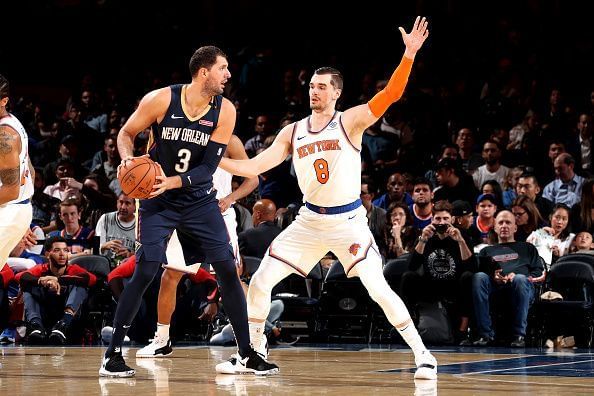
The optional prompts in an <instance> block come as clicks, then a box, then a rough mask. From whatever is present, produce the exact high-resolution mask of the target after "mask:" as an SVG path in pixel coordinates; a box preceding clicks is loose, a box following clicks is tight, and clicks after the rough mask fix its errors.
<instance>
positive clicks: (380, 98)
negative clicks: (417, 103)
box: [367, 56, 413, 118]
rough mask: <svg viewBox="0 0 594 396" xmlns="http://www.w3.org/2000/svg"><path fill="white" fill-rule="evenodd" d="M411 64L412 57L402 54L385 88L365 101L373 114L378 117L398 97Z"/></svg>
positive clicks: (408, 74)
mask: <svg viewBox="0 0 594 396" xmlns="http://www.w3.org/2000/svg"><path fill="white" fill-rule="evenodd" d="M412 64H413V60H412V59H410V58H407V57H405V56H403V57H402V60H401V61H400V64H399V65H398V67H397V68H396V70H394V73H393V74H392V77H390V81H388V85H387V86H386V88H384V89H382V90H381V91H379V92H378V93H377V94H375V96H374V97H373V98H371V100H370V101H369V102H367V104H368V106H369V109H370V110H371V112H372V113H373V115H374V116H376V117H377V118H380V117H381V116H382V114H384V113H385V112H386V110H388V107H390V105H391V104H392V103H394V102H396V101H397V100H398V99H400V97H401V96H402V93H403V92H404V88H405V87H406V83H407V82H408V76H410V71H411V69H412Z"/></svg>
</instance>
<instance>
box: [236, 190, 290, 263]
mask: <svg viewBox="0 0 594 396" xmlns="http://www.w3.org/2000/svg"><path fill="white" fill-rule="evenodd" d="M275 215H276V205H275V204H274V202H272V201H271V200H269V199H261V200H259V201H256V203H255V204H254V207H253V213H252V220H253V226H254V227H253V228H250V229H249V230H246V231H243V232H241V233H240V234H239V235H238V240H239V253H240V254H241V255H242V256H253V257H259V258H262V257H264V254H265V253H266V250H267V249H268V247H269V246H270V243H271V242H272V241H273V240H274V238H276V236H277V235H278V234H280V233H281V229H280V228H279V227H277V226H276V224H274V218H275Z"/></svg>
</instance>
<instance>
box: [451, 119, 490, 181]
mask: <svg viewBox="0 0 594 396" xmlns="http://www.w3.org/2000/svg"><path fill="white" fill-rule="evenodd" d="M474 143H475V140H474V132H473V131H472V129H470V128H462V129H460V130H459V131H458V133H457V134H456V145H457V146H458V155H459V157H460V160H461V161H462V169H463V170H464V172H466V173H468V174H473V173H474V172H475V171H476V169H478V167H479V166H481V165H482V164H483V163H484V160H483V157H482V156H481V155H480V154H479V153H477V152H475V151H474Z"/></svg>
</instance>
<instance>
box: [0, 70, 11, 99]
mask: <svg viewBox="0 0 594 396" xmlns="http://www.w3.org/2000/svg"><path fill="white" fill-rule="evenodd" d="M9 88H10V84H9V83H8V80H7V79H6V77H4V76H3V75H2V74H0V99H4V98H5V97H7V96H8V93H9Z"/></svg>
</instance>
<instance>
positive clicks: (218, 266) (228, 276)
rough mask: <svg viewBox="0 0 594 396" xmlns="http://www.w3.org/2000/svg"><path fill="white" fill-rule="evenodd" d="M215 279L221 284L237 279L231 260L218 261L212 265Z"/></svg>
mask: <svg viewBox="0 0 594 396" xmlns="http://www.w3.org/2000/svg"><path fill="white" fill-rule="evenodd" d="M212 266H213V268H214V270H215V272H216V274H217V278H218V279H219V281H221V282H234V281H235V280H236V279H238V278H237V270H236V267H235V263H234V262H233V260H225V261H218V262H216V263H213V264H212Z"/></svg>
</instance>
